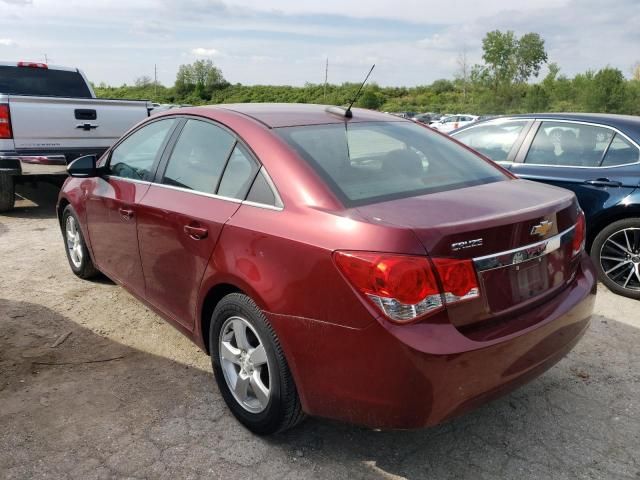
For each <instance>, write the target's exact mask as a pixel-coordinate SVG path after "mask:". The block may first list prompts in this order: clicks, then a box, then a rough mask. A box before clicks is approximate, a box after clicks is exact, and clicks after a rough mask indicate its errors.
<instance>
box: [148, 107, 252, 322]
mask: <svg viewBox="0 0 640 480" xmlns="http://www.w3.org/2000/svg"><path fill="white" fill-rule="evenodd" d="M258 170H259V168H258V164H257V162H255V161H254V160H253V159H252V157H251V156H250V154H249V153H248V152H247V150H246V149H245V148H244V147H243V146H242V145H240V144H239V143H238V142H237V141H236V138H235V136H234V135H233V134H232V133H231V132H230V131H228V130H226V129H225V128H224V127H222V126H220V125H218V124H215V123H213V122H209V121H204V120H198V119H194V118H189V119H188V120H186V122H185V123H184V126H183V127H182V131H181V132H180V136H179V137H178V138H177V140H176V141H175V144H174V146H173V149H172V150H171V151H167V152H166V154H165V158H164V159H163V161H162V163H161V165H160V168H159V170H158V174H157V176H156V179H155V182H154V183H153V184H152V185H151V186H150V188H149V190H148V192H147V194H146V195H145V197H144V199H143V200H142V202H141V204H140V214H139V217H138V237H139V239H140V250H141V259H142V266H143V269H144V275H145V281H146V288H147V299H148V300H149V301H151V303H153V304H154V305H155V306H156V307H157V308H159V309H160V310H162V311H163V312H164V313H165V314H166V315H168V316H169V317H170V318H173V319H174V320H175V321H176V322H178V323H180V324H181V325H182V326H183V327H185V328H187V329H189V330H191V329H193V322H194V314H195V311H196V306H197V303H196V302H197V294H198V289H199V288H198V287H199V286H200V282H201V280H202V277H203V275H204V271H205V269H206V267H207V264H208V262H209V258H210V257H211V254H212V252H213V249H214V247H215V245H216V242H217V241H218V237H219V235H220V232H221V231H222V228H223V226H224V224H225V223H226V222H227V221H228V220H229V218H230V217H231V216H232V215H233V214H234V213H235V212H236V210H237V209H238V208H239V206H240V203H241V201H242V200H244V198H245V196H246V194H247V191H248V190H249V187H250V186H251V183H252V182H253V180H254V178H255V176H256V174H257V173H258Z"/></svg>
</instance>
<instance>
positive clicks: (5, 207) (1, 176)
mask: <svg viewBox="0 0 640 480" xmlns="http://www.w3.org/2000/svg"><path fill="white" fill-rule="evenodd" d="M15 201H16V191H15V183H14V181H13V175H8V174H6V173H0V212H8V211H9V210H12V209H13V206H14V205H15Z"/></svg>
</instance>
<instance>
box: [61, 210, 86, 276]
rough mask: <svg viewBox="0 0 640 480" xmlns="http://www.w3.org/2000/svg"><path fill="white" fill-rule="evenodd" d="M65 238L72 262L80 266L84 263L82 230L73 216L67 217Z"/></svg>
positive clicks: (75, 265)
mask: <svg viewBox="0 0 640 480" xmlns="http://www.w3.org/2000/svg"><path fill="white" fill-rule="evenodd" d="M65 238H66V240H67V250H68V251H69V258H70V259H71V263H73V266H74V267H76V268H80V266H81V265H82V255H83V254H82V241H81V239H80V232H79V231H78V223H77V222H76V219H75V218H74V217H72V216H68V217H67V221H66V223H65Z"/></svg>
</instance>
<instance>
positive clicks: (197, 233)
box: [184, 225, 209, 240]
mask: <svg viewBox="0 0 640 480" xmlns="http://www.w3.org/2000/svg"><path fill="white" fill-rule="evenodd" d="M184 233H186V234H187V235H189V236H190V237H191V238H193V239H194V240H202V239H203V238H207V235H209V230H207V229H206V228H204V227H194V226H193V225H185V226H184Z"/></svg>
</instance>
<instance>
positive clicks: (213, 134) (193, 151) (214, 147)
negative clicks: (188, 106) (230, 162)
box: [162, 120, 235, 194]
mask: <svg viewBox="0 0 640 480" xmlns="http://www.w3.org/2000/svg"><path fill="white" fill-rule="evenodd" d="M234 144H235V137H234V136H233V135H232V134H231V133H229V132H227V131H226V130H223V129H222V128H220V127H218V126H216V125H213V124H212V123H209V122H203V121H200V120H188V121H187V123H186V124H185V126H184V128H183V129H182V132H181V133H180V137H179V138H178V140H177V141H176V143H175V146H174V148H173V151H172V152H171V156H170V157H169V161H168V163H167V168H166V170H165V172H164V176H163V179H162V183H163V184H165V185H170V186H173V187H179V188H184V189H187V190H195V191H198V192H202V193H209V194H214V193H215V192H216V189H217V187H218V183H219V181H220V177H221V175H222V171H223V170H224V167H225V165H226V163H227V159H228V158H229V154H230V153H231V148H232V147H233V145H234Z"/></svg>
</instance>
